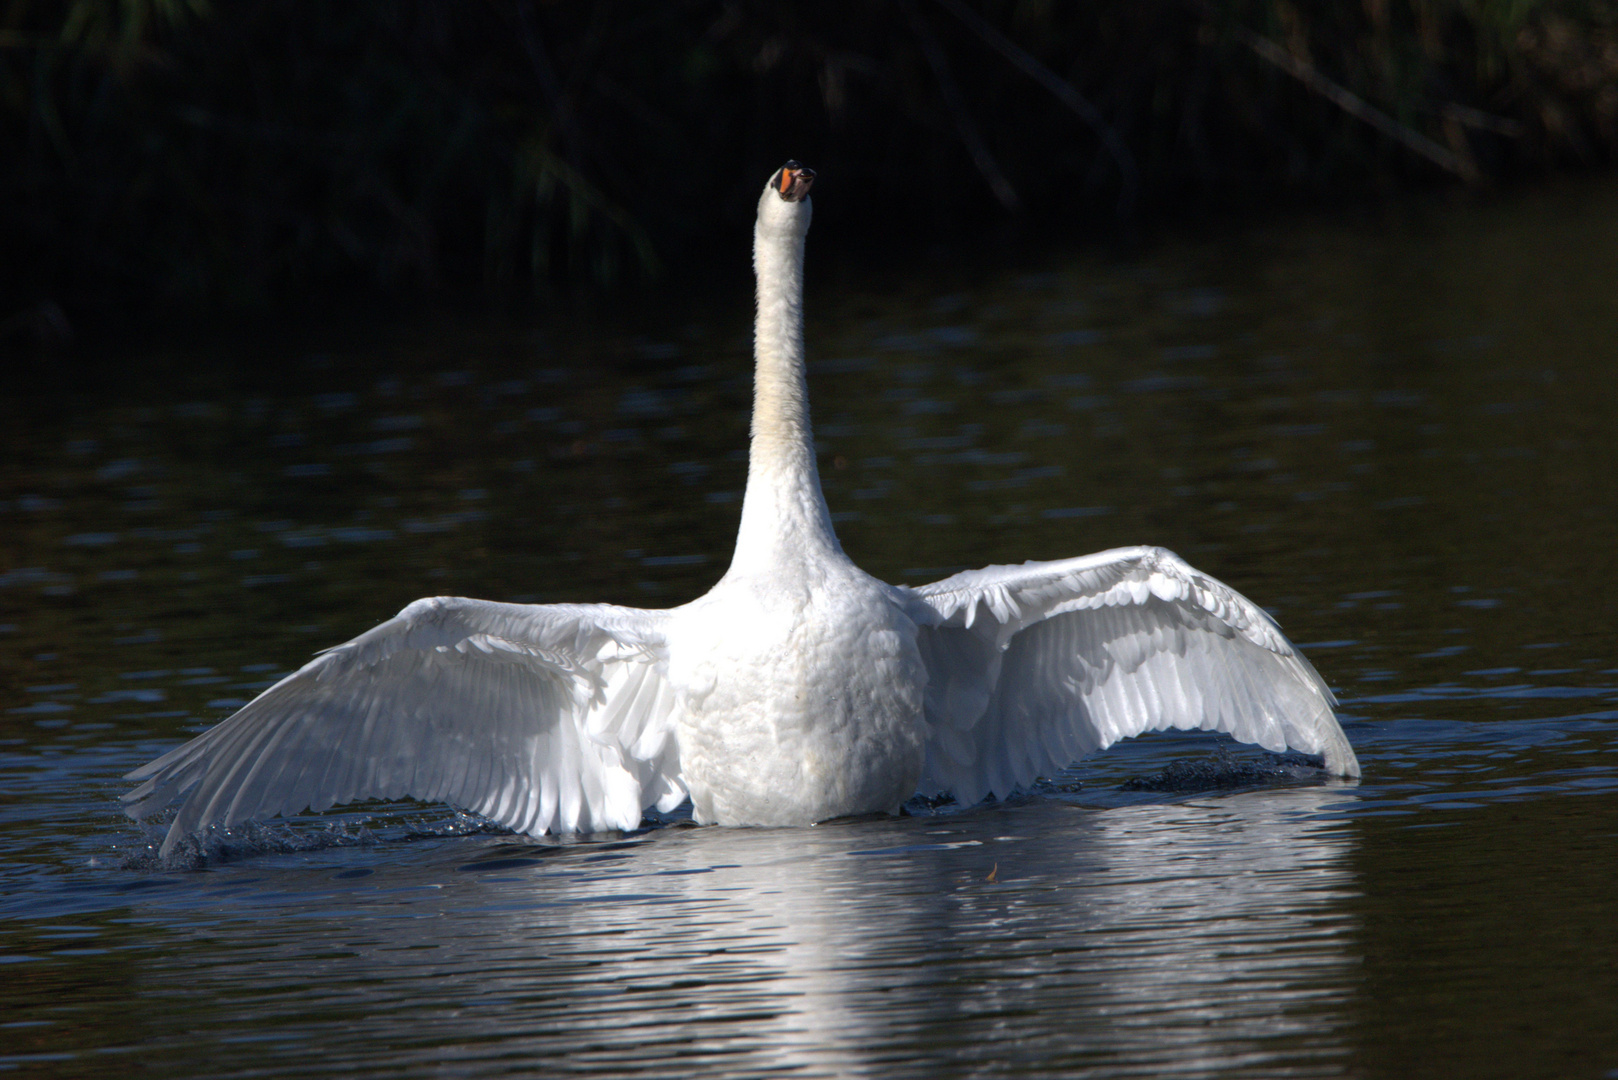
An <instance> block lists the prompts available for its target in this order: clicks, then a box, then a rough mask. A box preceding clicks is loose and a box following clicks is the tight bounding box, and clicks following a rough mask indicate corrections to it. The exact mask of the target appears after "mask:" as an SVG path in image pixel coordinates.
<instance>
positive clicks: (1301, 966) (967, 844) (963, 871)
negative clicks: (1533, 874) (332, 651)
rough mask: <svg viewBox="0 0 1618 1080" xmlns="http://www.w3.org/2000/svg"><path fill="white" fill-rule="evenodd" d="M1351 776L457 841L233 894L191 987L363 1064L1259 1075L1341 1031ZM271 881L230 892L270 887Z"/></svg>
mask: <svg viewBox="0 0 1618 1080" xmlns="http://www.w3.org/2000/svg"><path fill="white" fill-rule="evenodd" d="M1350 797H1352V796H1351V795H1350V794H1348V793H1346V792H1345V790H1344V789H1340V788H1321V789H1298V788H1292V789H1285V790H1277V791H1269V792H1253V793H1246V794H1240V795H1234V796H1224V797H1219V798H1209V799H1205V800H1199V801H1196V802H1193V803H1180V804H1168V805H1165V804H1156V805H1139V806H1132V807H1122V808H1113V809H1108V810H1085V809H1078V808H1075V807H1071V806H1068V805H1065V804H1062V803H1060V802H1056V801H1053V800H1036V801H1033V802H1030V803H1027V804H1024V805H1021V806H1009V807H999V808H993V809H984V810H978V811H974V812H971V813H966V814H961V815H957V816H954V817H939V818H911V819H890V820H882V821H860V822H851V823H846V824H832V825H829V826H820V827H816V828H812V829H780V830H734V829H716V828H705V829H670V830H664V831H663V832H661V833H659V834H656V835H654V836H653V837H652V838H650V839H648V840H644V841H642V842H640V843H638V844H632V845H624V846H618V847H607V848H590V847H579V848H573V849H568V850H565V851H564V852H563V853H561V854H556V855H551V856H548V857H542V858H539V859H537V860H534V861H532V862H530V861H528V858H527V857H531V856H532V855H533V854H534V850H535V849H532V848H527V847H522V846H518V845H514V844H510V843H504V842H502V843H499V844H495V845H493V846H486V847H482V848H476V849H474V848H472V846H471V844H470V843H468V842H462V844H461V845H460V846H457V845H446V846H445V847H443V848H441V849H439V850H438V852H437V855H438V857H439V859H440V861H438V862H437V863H436V864H435V865H426V866H420V867H418V868H416V870H414V871H407V870H406V869H405V868H404V867H384V868H382V869H380V870H379V871H378V872H376V873H374V874H372V875H371V876H370V877H368V878H364V879H361V880H359V881H354V882H352V883H350V882H348V881H341V882H333V880H332V878H333V876H334V875H333V871H332V870H330V869H326V870H323V871H320V872H319V873H320V878H321V880H320V885H319V890H320V893H321V894H322V895H307V896H300V897H294V898H292V900H291V906H292V907H293V909H294V910H292V911H286V910H285V908H286V906H287V904H288V900H289V898H288V895H287V894H286V893H285V892H280V893H278V894H277V895H276V896H274V897H273V898H272V897H270V896H268V895H267V894H256V895H257V896H259V897H261V898H262V899H263V900H264V901H265V902H266V903H267V904H268V903H273V904H275V905H276V906H277V907H278V908H280V909H282V910H281V917H280V918H278V919H276V920H275V921H273V922H266V921H265V920H264V912H263V911H262V910H259V911H254V912H252V915H251V917H250V918H247V919H243V920H241V922H240V923H239V924H231V923H227V924H225V925H221V924H217V923H216V924H214V925H213V926H212V927H210V937H211V939H212V941H213V942H214V943H215V946H216V947H217V944H218V942H219V940H220V938H221V936H223V937H227V938H228V937H230V936H232V925H235V927H236V929H237V931H238V932H240V933H241V934H242V936H243V937H244V938H246V937H247V936H249V935H251V936H252V937H253V938H254V939H255V940H254V942H253V943H254V944H255V945H256V946H257V950H256V953H255V957H254V964H253V965H252V967H251V969H246V970H243V969H239V968H238V967H237V966H236V965H221V966H220V967H217V968H214V969H212V972H207V971H204V972H202V973H201V976H200V977H203V978H213V977H217V976H222V975H223V974H224V973H226V972H230V971H234V972H235V977H236V978H238V979H241V980H243V984H244V985H239V986H236V987H232V988H229V990H230V992H229V993H228V994H221V995H220V996H221V998H222V999H224V998H228V999H229V1000H230V1001H231V1002H233V1003H239V1004H240V1007H241V1008H243V1009H244V1010H245V1011H244V1013H243V1014H242V1015H241V1016H238V1017H236V1018H235V1021H236V1022H239V1023H248V1022H250V1021H255V1022H258V1023H262V1022H263V1021H264V1014H265V1013H271V1014H274V1013H282V1014H283V1015H287V1014H290V1013H293V1012H296V1013H298V1014H300V1015H301V1016H302V1017H304V1019H303V1020H302V1021H300V1023H302V1024H307V1025H309V1026H310V1030H309V1031H308V1032H307V1035H308V1037H307V1038H302V1039H300V1038H296V1035H295V1033H292V1032H285V1033H283V1034H286V1035H289V1036H293V1039H292V1041H293V1042H295V1043H297V1044H299V1045H304V1046H306V1047H308V1046H314V1047H319V1048H320V1050H319V1052H320V1054H321V1059H322V1060H326V1061H336V1060H341V1059H343V1058H345V1057H347V1056H349V1055H352V1056H353V1058H354V1059H355V1062H356V1063H358V1062H359V1061H365V1062H368V1063H369V1064H371V1065H373V1066H374V1065H376V1064H377V1063H378V1061H384V1062H389V1061H391V1062H392V1063H393V1066H394V1067H396V1068H407V1067H408V1066H409V1065H410V1064H411V1063H412V1062H413V1063H414V1064H415V1065H417V1066H420V1065H422V1064H424V1060H427V1059H430V1060H434V1061H440V1062H441V1061H442V1060H444V1058H445V1055H446V1054H453V1055H454V1057H455V1059H456V1060H457V1061H458V1062H459V1064H460V1066H462V1067H464V1068H463V1071H469V1072H474V1073H475V1072H478V1071H480V1069H479V1068H478V1065H477V1063H478V1062H479V1061H482V1062H483V1063H484V1064H486V1065H487V1066H489V1067H490V1068H491V1069H494V1068H497V1067H499V1066H500V1063H501V1062H504V1063H505V1064H506V1065H509V1064H510V1063H511V1062H512V1061H513V1060H527V1061H530V1062H533V1063H535V1064H536V1065H538V1064H539V1063H542V1062H546V1061H550V1062H559V1061H560V1060H561V1059H562V1058H564V1057H565V1058H566V1060H567V1064H568V1067H569V1068H570V1069H573V1070H579V1071H591V1070H593V1069H600V1070H601V1071H607V1072H615V1073H624V1072H634V1071H641V1070H644V1071H647V1072H651V1073H661V1074H665V1075H666V1074H669V1073H670V1072H692V1071H697V1070H700V1071H701V1072H702V1073H703V1074H739V1073H757V1072H762V1071H772V1072H773V1071H778V1070H792V1071H794V1072H795V1073H798V1074H802V1075H848V1074H861V1073H881V1074H883V1075H892V1074H896V1073H904V1074H912V1075H940V1074H948V1073H951V1072H965V1071H970V1072H974V1073H975V1072H980V1071H983V1070H984V1069H986V1068H987V1069H990V1070H992V1069H993V1068H994V1065H995V1063H1011V1062H1020V1063H1021V1064H1022V1065H1023V1067H1025V1068H1026V1067H1029V1066H1035V1067H1036V1069H1037V1068H1051V1069H1053V1070H1055V1069H1059V1070H1061V1071H1064V1072H1069V1073H1071V1072H1082V1071H1083V1070H1084V1069H1086V1068H1087V1067H1096V1068H1098V1069H1099V1070H1102V1071H1107V1072H1109V1073H1111V1072H1117V1071H1119V1070H1120V1069H1122V1070H1123V1071H1141V1072H1144V1073H1155V1074H1159V1075H1161V1074H1164V1073H1170V1072H1196V1073H1201V1072H1205V1071H1212V1070H1216V1069H1228V1068H1231V1067H1233V1066H1235V1067H1240V1068H1241V1069H1242V1070H1243V1071H1244V1072H1245V1073H1248V1074H1252V1073H1255V1072H1263V1071H1265V1069H1266V1067H1267V1066H1268V1067H1273V1068H1275V1069H1276V1070H1278V1071H1280V1070H1283V1069H1288V1068H1296V1067H1298V1066H1299V1065H1307V1064H1310V1063H1314V1064H1319V1063H1320V1062H1319V1061H1318V1059H1319V1058H1320V1057H1327V1058H1329V1057H1331V1056H1333V1055H1336V1054H1338V1053H1341V1052H1342V1051H1343V1049H1344V1048H1343V1047H1342V1045H1341V1036H1340V1032H1341V1031H1342V1029H1343V1028H1344V1027H1345V1026H1346V1017H1345V1015H1344V1014H1345V1011H1346V1010H1345V1004H1346V998H1347V996H1348V995H1349V993H1350V991H1351V986H1352V974H1351V972H1352V968H1353V965H1352V963H1351V960H1350V956H1349V953H1348V946H1349V937H1350V935H1349V931H1350V930H1351V929H1352V927H1351V925H1350V923H1349V920H1348V918H1347V917H1346V916H1345V915H1343V914H1342V911H1341V909H1342V905H1341V903H1340V902H1339V901H1340V899H1341V898H1342V897H1344V896H1345V895H1346V894H1348V893H1349V892H1350V891H1351V890H1352V889H1353V887H1354V885H1353V881H1352V878H1351V875H1350V871H1349V869H1348V866H1347V862H1348V860H1347V858H1346V855H1347V848H1348V844H1349V839H1348V834H1347V833H1346V832H1345V831H1343V830H1341V829H1339V828H1337V827H1335V826H1334V825H1333V824H1332V822H1331V821H1330V820H1329V819H1326V818H1324V817H1322V816H1321V815H1320V814H1319V813H1318V811H1320V810H1321V808H1322V807H1323V806H1325V805H1327V804H1329V803H1334V802H1341V801H1343V800H1344V799H1345V798H1350ZM474 850H475V852H476V857H477V858H478V860H479V861H476V862H471V863H467V862H466V861H465V860H466V858H467V856H468V854H471V853H473V852H474ZM448 858H454V859H455V860H456V862H454V863H451V862H447V861H442V860H443V859H448ZM991 872H992V873H993V880H989V878H990V875H991ZM277 873H278V872H277ZM277 873H272V874H269V875H264V876H260V877H259V878H258V881H257V882H256V884H255V887H257V888H263V887H264V886H265V885H266V884H273V885H274V886H275V887H277V888H281V887H285V886H287V885H289V884H292V883H291V882H289V881H287V880H286V879H285V878H281V877H278V876H277ZM415 874H419V875H420V877H419V878H418V877H415V876H414V875H415ZM297 876H299V877H301V876H302V875H301V874H298V875H297ZM298 884H299V885H302V884H305V883H304V882H301V881H300V882H298ZM308 884H311V885H312V884H313V883H308ZM334 885H336V886H338V887H339V888H340V890H341V891H340V892H339V893H338V894H337V896H335V897H334V896H333V893H332V889H333V887H334ZM350 885H352V886H353V887H352V888H350V887H349V886H350ZM241 891H242V892H245V891H248V890H241ZM254 899H255V898H254V897H246V896H242V895H240V892H238V894H237V897H236V902H237V903H238V904H241V905H242V907H243V910H244V914H245V913H247V909H251V908H256V907H258V906H259V905H257V904H256V903H254V902H253V901H254ZM289 915H297V916H300V917H298V918H287V916H289ZM266 937H268V938H271V939H274V940H273V941H271V940H265V938H266ZM334 949H337V950H339V951H341V952H342V953H344V954H345V955H342V956H339V957H337V958H330V957H331V955H332V951H333V950H334ZM317 954H323V955H324V956H325V957H327V958H317ZM152 974H153V975H154V976H155V977H156V978H158V979H159V980H163V979H165V976H175V977H183V978H185V979H195V978H197V977H199V972H198V971H197V969H196V968H195V967H194V966H189V967H186V968H184V969H181V968H179V967H176V968H175V969H174V970H173V971H166V972H165V971H154V972H153V973H152ZM250 984H256V985H259V986H263V987H272V988H274V987H279V988H298V987H302V988H305V989H306V990H307V988H310V987H320V988H321V991H322V995H323V996H325V995H326V994H330V997H331V1000H333V1001H341V1002H342V1003H343V1004H342V1007H341V1008H338V1009H337V1010H336V1011H334V1012H333V1013H332V1015H331V1016H330V1017H329V1018H328V1019H327V1020H326V1021H324V1022H323V1021H321V1020H319V1019H309V1016H310V1011H309V1009H308V1004H309V1002H308V999H307V997H304V998H302V999H301V1000H300V1001H299V1002H298V1003H297V1004H298V1006H299V1007H298V1008H296V1009H294V1008H293V1005H294V1002H293V1001H292V1000H288V1001H286V1002H282V1003H280V1005H284V1006H285V1008H284V1010H283V1008H281V1007H279V1006H278V1004H277V1002H276V1001H274V1000H271V998H269V997H261V999H260V1000H258V1001H257V1002H256V1004H255V1003H254V1002H253V1000H252V998H253V995H252V994H251V993H250V992H247V985H250ZM222 989H223V988H222ZM188 992H189V993H193V994H194V993H195V987H194V985H193V986H190V987H188ZM244 993H245V995H246V996H245V998H244ZM266 993H268V992H266ZM255 1009H256V1010H257V1015H249V1013H252V1012H253V1011H254V1010H255ZM288 1018H289V1019H290V1016H289V1017H288ZM216 1022H218V1023H221V1024H227V1023H228V1022H229V1021H227V1019H226V1018H224V1017H219V1018H217V1021H216ZM401 1033H408V1036H409V1038H408V1040H407V1041H401V1039H400V1034H401ZM412 1046H414V1047H416V1048H417V1049H414V1050H412V1049H411V1047H412ZM452 1048H453V1049H452ZM421 1055H426V1059H424V1058H423V1057H422V1056H421ZM407 1071H408V1070H407Z"/></svg>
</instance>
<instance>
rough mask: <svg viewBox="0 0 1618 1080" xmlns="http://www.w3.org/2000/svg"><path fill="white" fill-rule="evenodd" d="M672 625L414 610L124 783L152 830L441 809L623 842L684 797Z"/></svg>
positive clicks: (486, 608) (519, 607) (176, 834)
mask: <svg viewBox="0 0 1618 1080" xmlns="http://www.w3.org/2000/svg"><path fill="white" fill-rule="evenodd" d="M666 619H667V613H666V612H662V611H641V610H637V609H633V608H621V607H614V606H612V605H608V604H557V605H525V604H497V603H491V602H488V601H484V600H467V599H462V598H459V597H434V598H432V599H427V600H417V601H416V602H415V603H413V604H411V605H410V606H409V607H407V608H405V609H404V610H403V611H401V612H400V613H399V614H398V615H396V616H395V617H393V618H392V619H389V620H388V621H387V622H385V623H382V624H381V625H379V626H376V627H374V628H373V629H371V630H368V631H366V632H365V633H363V634H361V635H360V636H359V637H357V638H355V639H354V640H352V641H350V642H347V643H346V644H343V645H339V646H337V647H336V648H334V649H329V650H327V651H325V652H323V653H321V654H320V655H318V656H317V657H315V659H313V660H311V661H310V662H309V663H307V664H305V665H304V666H303V667H302V668H300V669H299V670H297V671H295V672H293V673H292V674H291V675H288V676H287V677H286V678H284V679H282V680H281V681H280V682H278V683H276V684H275V685H274V686H272V687H270V688H269V689H268V690H266V691H264V692H263V693H262V694H260V695H259V696H258V697H257V698H255V699H253V700H252V701H251V702H249V703H248V704H247V705H246V706H244V707H243V708H242V709H241V710H240V711H238V712H237V713H235V714H234V715H233V716H231V717H229V718H228V719H226V720H224V721H223V722H221V723H220V724H219V725H218V726H216V727H214V728H212V729H211V730H209V731H207V732H204V733H203V734H201V735H199V736H197V737H196V738H195V739H192V740H191V741H190V742H188V743H186V744H185V745H184V746H181V747H179V748H178V749H175V750H173V751H170V752H169V753H167V754H165V755H163V756H162V757H160V758H158V759H157V760H156V761H153V762H151V763H149V764H147V765H143V766H142V767H140V768H139V769H136V770H135V771H134V772H132V773H130V774H129V775H128V776H127V777H126V779H129V780H141V781H144V783H142V784H141V785H140V786H139V787H137V788H136V789H135V790H134V791H131V792H130V793H129V794H128V795H126V796H124V803H125V807H126V809H127V811H128V812H129V814H130V815H131V816H133V817H144V816H146V815H148V814H150V813H152V812H154V811H156V810H157V809H159V808H160V807H162V806H163V805H164V804H166V803H168V802H169V801H170V800H171V799H173V798H174V797H175V796H176V795H180V794H185V793H189V796H188V798H187V799H186V802H185V804H184V805H183V806H182V807H181V808H180V811H179V814H178V816H176V817H175V819H174V823H173V825H172V826H171V827H170V828H169V832H168V836H167V837H166V838H165V840H164V842H163V851H164V853H165V854H166V853H167V852H168V851H169V850H171V849H172V848H173V846H174V845H175V843H176V842H177V841H178V840H179V839H180V838H181V837H183V836H185V835H187V834H188V833H191V832H195V831H197V830H199V829H202V828H205V827H207V826H209V825H215V824H218V825H231V824H235V823H237V822H241V821H247V820H250V819H253V818H259V817H270V816H273V815H276V814H292V813H297V812H298V811H300V810H303V809H305V808H311V809H315V810H324V809H326V808H327V807H330V806H332V805H334V804H336V803H342V802H350V801H353V800H356V799H365V798H381V799H399V798H416V799H422V800H427V801H442V802H447V803H450V804H452V805H455V806H459V807H462V808H464V809H467V810H471V811H474V812H476V813H479V814H482V815H483V816H485V817H488V818H491V819H492V820H494V821H497V822H500V823H501V824H503V825H507V826H509V827H510V828H512V829H514V830H516V831H518V832H525V833H531V834H534V835H540V834H543V833H546V832H591V831H598V830H602V829H630V828H634V827H636V826H637V825H639V824H640V820H641V812H642V810H644V809H645V807H647V806H648V805H651V804H653V803H656V804H658V805H659V806H661V807H663V808H664V809H672V808H673V807H674V806H675V805H677V804H678V803H679V802H680V800H681V799H683V798H684V796H685V789H684V787H683V786H682V784H681V782H680V778H679V773H680V765H679V750H678V746H677V744H676V742H675V739H674V736H673V712H674V696H673V694H672V692H671V691H670V688H669V686H668V682H667V679H666V677H665V671H666V666H667V662H666V657H667V649H666V645H665V642H664V638H663V626H664V623H665V620H666Z"/></svg>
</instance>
